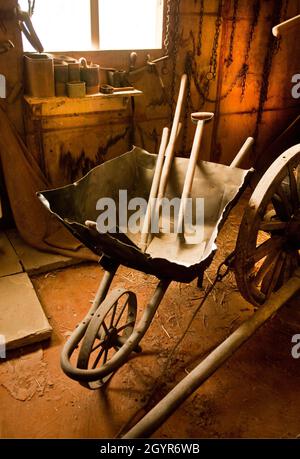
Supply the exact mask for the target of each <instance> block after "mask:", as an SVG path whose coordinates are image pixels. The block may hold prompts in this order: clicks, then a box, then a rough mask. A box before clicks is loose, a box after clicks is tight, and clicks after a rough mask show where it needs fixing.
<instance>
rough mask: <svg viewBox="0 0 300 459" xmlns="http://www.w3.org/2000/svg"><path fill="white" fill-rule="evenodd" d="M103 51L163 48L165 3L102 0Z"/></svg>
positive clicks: (139, 0)
mask: <svg viewBox="0 0 300 459" xmlns="http://www.w3.org/2000/svg"><path fill="white" fill-rule="evenodd" d="M99 16H100V18H99V28H100V49H151V48H161V46H162V22H163V0H126V1H125V0H99Z"/></svg>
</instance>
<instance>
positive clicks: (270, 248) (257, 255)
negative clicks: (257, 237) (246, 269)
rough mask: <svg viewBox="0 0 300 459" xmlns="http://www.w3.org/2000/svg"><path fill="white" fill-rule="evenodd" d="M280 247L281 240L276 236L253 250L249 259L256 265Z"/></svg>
mask: <svg viewBox="0 0 300 459" xmlns="http://www.w3.org/2000/svg"><path fill="white" fill-rule="evenodd" d="M281 245H282V239H281V238H280V237H278V236H276V237H272V238H269V239H268V240H267V241H265V242H263V243H262V244H261V245H259V246H258V247H256V248H255V250H254V251H253V254H252V255H250V257H249V259H251V260H253V262H254V263H257V262H258V261H259V260H261V259H262V258H264V257H265V256H267V255H269V254H271V253H274V252H276V251H277V250H278V249H279V247H280V246H281Z"/></svg>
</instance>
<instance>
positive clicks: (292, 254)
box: [235, 145, 300, 306]
mask: <svg viewBox="0 0 300 459" xmlns="http://www.w3.org/2000/svg"><path fill="white" fill-rule="evenodd" d="M299 250H300V145H296V146H294V147H292V148H290V149H289V150H287V151H286V152H285V153H283V154H282V155H281V156H280V157H279V158H277V160H276V161H275V162H274V163H273V164H272V165H271V166H270V168H269V169H268V170H267V171H266V173H265V174H264V175H263V177H262V178H261V180H260V181H259V183H258V185H257V187H256V188H255V190H254V192H253V194H252V196H251V198H250V201H249V204H248V206H247V208H246V210H245V213H244V216H243V219H242V222H241V226H240V229H239V235H238V238H237V245H236V250H235V275H236V281H237V285H238V288H239V290H240V292H241V294H242V295H243V296H244V298H245V299H246V300H247V301H249V302H250V303H252V304H253V305H255V306H260V305H262V304H263V303H264V302H265V301H266V300H267V299H268V298H269V296H270V295H271V293H273V292H275V291H277V290H278V289H279V288H280V287H281V286H282V285H283V284H284V283H285V282H287V280H288V279H289V278H290V277H291V276H292V274H293V272H294V270H295V269H296V268H297V267H299V265H300V256H299Z"/></svg>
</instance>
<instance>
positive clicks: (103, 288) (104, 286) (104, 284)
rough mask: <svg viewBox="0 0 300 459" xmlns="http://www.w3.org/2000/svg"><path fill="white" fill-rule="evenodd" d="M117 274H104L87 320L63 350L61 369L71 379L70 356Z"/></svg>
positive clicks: (85, 319) (80, 325)
mask: <svg viewBox="0 0 300 459" xmlns="http://www.w3.org/2000/svg"><path fill="white" fill-rule="evenodd" d="M115 272H116V269H114V270H112V271H105V272H104V275H103V278H102V280H101V282H100V285H99V288H98V290H97V293H96V295H95V299H94V301H93V304H92V307H91V308H90V310H89V312H88V313H87V315H86V316H85V318H84V319H83V320H82V321H81V322H80V324H79V325H78V327H77V328H75V330H74V331H73V333H72V334H71V336H70V338H69V339H68V341H67V342H66V344H65V345H64V347H63V350H62V352H61V356H60V364H61V368H62V370H63V371H64V373H66V374H67V375H68V376H70V377H72V375H73V372H74V369H73V366H72V365H71V364H70V356H71V355H72V353H73V351H74V349H75V348H76V346H77V344H78V343H79V341H80V340H81V338H82V337H83V335H84V333H85V331H86V329H87V326H88V324H89V321H90V320H91V317H92V315H93V313H94V312H95V311H96V310H97V308H98V307H99V305H100V304H101V303H102V301H103V300H104V298H105V297H106V295H107V292H108V290H109V287H110V285H111V283H112V280H113V278H114V275H115Z"/></svg>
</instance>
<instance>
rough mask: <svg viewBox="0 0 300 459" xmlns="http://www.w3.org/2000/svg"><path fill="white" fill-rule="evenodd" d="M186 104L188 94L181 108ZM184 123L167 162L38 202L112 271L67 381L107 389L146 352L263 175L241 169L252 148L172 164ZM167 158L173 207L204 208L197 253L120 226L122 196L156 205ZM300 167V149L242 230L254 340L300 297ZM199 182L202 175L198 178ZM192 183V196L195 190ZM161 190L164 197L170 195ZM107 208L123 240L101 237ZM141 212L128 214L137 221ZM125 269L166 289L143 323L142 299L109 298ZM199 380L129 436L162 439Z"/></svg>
mask: <svg viewBox="0 0 300 459" xmlns="http://www.w3.org/2000/svg"><path fill="white" fill-rule="evenodd" d="M183 94H184V91H182V93H181V96H182V97H181V99H182V98H183ZM179 99H180V95H179ZM176 110H177V109H176ZM179 118H180V109H179V110H178V111H176V112H175V117H174V123H173V127H172V131H171V135H170V141H169V144H168V147H167V149H166V151H165V152H164V147H162V148H161V151H162V155H160V154H159V155H158V156H157V155H154V154H151V153H148V152H147V151H145V150H143V149H141V148H138V147H134V148H133V149H132V150H131V151H129V152H127V153H125V154H123V155H122V156H120V157H118V158H115V159H113V160H111V161H107V162H106V163H104V164H102V165H100V166H98V167H96V168H94V169H93V170H91V171H90V172H89V173H88V174H87V175H86V176H85V177H83V178H82V179H81V180H79V181H78V182H76V183H73V184H71V185H68V186H65V187H62V188H59V189H54V190H48V191H44V192H41V193H39V194H38V196H39V198H40V200H41V201H42V203H43V204H44V205H45V206H46V207H47V208H48V209H49V210H50V211H51V212H52V213H53V214H54V215H56V216H57V218H58V219H59V220H60V221H61V222H62V223H63V224H64V225H65V226H66V227H67V228H68V229H69V230H70V231H71V232H72V234H73V235H74V236H75V237H76V238H78V239H79V240H80V241H81V242H83V243H84V244H85V245H86V246H87V247H88V248H90V249H91V250H92V251H93V252H94V253H95V254H97V255H99V264H100V265H101V266H102V268H103V269H104V270H105V272H104V275H103V278H102V281H101V283H100V286H99V289H98V291H97V293H96V297H95V299H94V302H93V304H92V307H91V308H90V310H89V311H88V313H87V315H86V316H85V317H84V319H83V320H82V321H81V322H80V324H79V325H78V326H77V328H76V329H75V330H74V332H73V333H72V335H71V336H70V338H69V339H68V341H67V342H66V344H65V346H64V348H63V351H62V354H61V366H62V369H63V371H64V372H65V374H66V375H68V376H69V377H70V378H72V379H74V380H76V381H78V382H79V383H80V384H82V385H84V386H86V387H88V388H90V389H97V388H99V387H101V386H102V385H103V384H105V383H106V382H107V381H108V380H109V379H110V378H111V377H112V375H113V374H114V372H115V371H116V370H118V369H119V368H120V367H121V366H122V365H123V364H125V363H126V362H127V360H128V358H129V356H130V355H131V354H132V353H139V352H141V347H140V344H139V343H140V341H141V340H142V338H143V336H144V334H145V333H146V331H147V329H148V327H149V326H150V324H151V321H152V319H153V317H154V315H155V312H156V311H157V308H158V306H159V304H160V302H161V300H162V299H163V296H164V294H165V292H166V290H167V288H168V286H169V284H170V283H171V282H172V281H177V282H183V283H190V282H191V281H193V280H194V279H196V278H200V279H201V277H202V276H203V273H204V271H205V270H206V269H207V268H208V267H209V265H210V264H211V262H212V260H213V257H214V254H215V253H216V250H217V246H216V238H217V235H218V232H219V231H220V229H221V227H222V225H223V224H224V222H225V221H226V218H227V216H228V214H229V212H230V210H231V209H232V208H233V206H234V205H235V204H236V203H237V201H238V199H239V197H240V196H241V194H242V193H243V191H244V189H245V187H246V186H247V184H248V182H249V180H250V177H251V176H252V173H253V170H252V169H248V170H243V169H241V168H239V167H238V166H239V164H240V162H241V160H242V158H243V156H244V153H245V150H247V147H248V146H247V145H246V146H245V148H242V150H241V151H240V152H239V154H238V155H237V157H236V159H235V160H234V161H233V162H232V164H231V165H230V166H225V165H221V164H216V163H212V162H208V161H197V154H196V153H197V152H196V147H195V144H194V145H193V149H192V153H193V152H194V153H195V154H194V160H195V161H194V162H193V164H192V166H193V167H192V171H191V159H187V158H180V157H176V158H172V161H171V159H170V158H171V157H172V155H173V147H174V142H175V141H176V138H177V135H178V131H179V130H180V123H179ZM194 121H196V123H197V130H196V132H198V140H199V139H200V138H201V134H202V127H203V126H202V127H201V125H200V123H202V122H203V118H202V117H201V116H200V117H198V119H197V117H196V119H194ZM163 138H164V135H163ZM163 143H164V142H163V141H162V144H163ZM246 143H247V142H246ZM194 147H195V151H194ZM170 152H171V154H170ZM160 153H161V152H160ZM162 157H164V158H165V159H164V166H166V167H165V169H166V171H165V172H167V177H168V180H164V178H165V179H166V175H164V173H162V175H161V177H160V181H159V183H160V185H161V184H162V183H163V186H162V191H164V193H165V194H164V196H165V197H166V198H167V199H169V200H172V199H174V198H179V197H180V196H182V189H184V190H185V189H187V188H188V190H187V195H188V196H189V197H190V198H191V200H192V202H194V201H195V200H196V199H197V198H199V197H201V198H203V203H204V212H203V215H204V221H203V222H202V223H203V225H202V232H200V234H201V239H200V240H197V242H194V243H190V242H189V241H188V242H187V241H186V240H185V238H184V237H183V238H182V237H178V235H176V236H174V234H160V233H158V234H157V235H155V236H154V237H151V238H150V243H149V244H148V245H147V247H146V249H145V247H143V244H141V241H144V240H145V237H143V231H142V230H141V231H139V232H131V231H130V229H128V228H127V231H126V232H124V231H122V228H121V224H120V218H119V217H120V212H121V209H122V203H121V207H120V206H119V204H120V202H121V200H120V190H123V191H124V190H126V192H127V199H128V201H130V200H132V199H133V200H134V199H135V198H136V197H142V198H144V199H145V200H146V201H147V200H148V202H149V200H150V197H151V195H152V192H153V184H154V183H156V180H154V179H155V176H156V172H157V170H158V166H157V165H158V163H159V158H162ZM299 163H300V145H297V146H295V147H293V148H291V149H290V150H288V151H287V152H285V153H284V154H283V155H282V156H281V157H279V158H278V159H277V160H276V161H275V162H274V163H273V165H272V166H271V167H270V169H269V170H268V171H267V172H266V174H265V175H264V176H263V177H262V179H261V180H260V182H259V183H258V185H257V187H256V189H255V191H254V193H253V195H252V197H251V199H250V201H249V205H248V207H247V208H246V210H245V214H244V217H243V220H242V223H241V226H240V230H239V235H238V239H237V245H236V249H235V252H234V256H233V258H232V259H233V262H232V263H231V266H233V267H234V270H235V273H236V280H237V284H238V288H239V290H240V292H241V294H242V295H243V296H244V297H245V298H246V300H247V301H249V302H251V303H252V304H253V305H255V306H257V307H260V309H259V310H258V312H257V313H256V314H259V315H258V316H257V318H258V319H259V320H258V319H257V320H256V321H254V324H252V325H251V327H250V329H251V330H250V334H253V333H254V332H255V330H256V329H257V328H258V327H259V326H260V325H261V324H262V323H264V322H265V321H266V320H267V319H268V318H269V317H270V316H271V315H272V314H273V313H274V312H275V311H276V310H277V309H278V308H279V306H278V302H276V301H275V302H274V305H272V304H271V306H270V304H269V303H268V299H269V298H270V296H271V295H272V294H273V293H274V292H276V291H280V290H281V289H282V288H285V284H286V285H288V286H289V288H288V289H287V288H285V291H284V293H285V298H284V300H285V301H286V300H287V299H288V298H290V297H291V296H292V295H293V294H294V293H295V292H296V291H297V290H298V289H300V275H299V269H298V267H299V249H300V236H299V235H300V205H299V190H300V168H299ZM163 172H164V171H163ZM190 172H192V174H190V175H189V173H190ZM187 176H189V177H190V183H189V185H191V184H192V185H193V186H192V187H191V186H189V187H188V186H187V180H186V177H187ZM156 185H157V186H156V188H157V189H158V188H160V187H159V186H158V184H157V183H156ZM156 191H157V190H156ZM158 195H159V192H158ZM102 198H103V199H107V198H109V199H111V202H114V203H115V205H116V213H117V221H118V222H119V225H114V226H115V228H114V230H113V231H112V230H107V231H106V232H104V231H99V228H98V227H97V223H96V222H97V220H98V218H99V210H97V208H98V209H99V200H101V199H102ZM130 212H131V213H130ZM132 212H133V211H132V210H131V211H129V212H128V220H129V219H130V217H131V216H132ZM128 220H127V221H128ZM146 226H147V225H146ZM143 229H144V228H143ZM181 236H182V234H181ZM146 239H147V238H146ZM120 265H123V266H127V267H129V268H130V269H133V270H138V271H142V272H144V273H146V274H151V275H153V276H155V277H156V278H157V279H158V283H157V286H156V288H155V291H154V293H153V295H152V297H151V299H150V300H149V302H148V304H147V306H146V307H145V309H144V312H143V314H142V316H141V318H140V319H139V321H138V323H137V298H136V295H135V293H134V292H133V291H129V290H126V289H123V288H119V289H114V290H113V291H109V290H110V285H111V283H112V280H113V278H114V275H115V273H116V271H117V269H118V267H119V266H120ZM297 269H298V271H297ZM295 273H296V274H295ZM295 275H296V276H298V277H295ZM264 304H266V305H267V306H266V307H267V309H266V310H264V309H263V308H264V306H263V305H264ZM256 314H255V316H256ZM255 316H254V317H255ZM248 337H249V327H247V326H246V329H245V330H242V332H241V334H240V333H238V339H233V342H230V345H229V350H228V348H226V350H225V351H223V349H221V351H220V352H221V356H222V358H220V355H218V356H217V357H215V356H213V357H212V360H211V361H209V362H208V363H207V362H206V361H207V359H206V360H205V364H206V363H207V365H208V366H206V368H205V378H206V377H208V375H209V374H212V372H214V371H215V370H216V368H217V367H218V366H220V365H221V364H222V363H223V361H224V359H226V358H228V356H229V355H231V354H232V353H233V352H234V350H235V349H237V348H238V347H239V346H240V345H241V343H242V342H243V341H245V340H246V339H247V338H248ZM226 345H227V344H226ZM209 357H210V356H209ZM209 357H208V359H209ZM201 371H202V372H203V370H201ZM191 374H192V373H191ZM189 376H190V375H189ZM189 376H188V377H189ZM188 377H187V378H188ZM198 379H199V378H198V377H196V378H194V381H193V382H192V383H191V384H189V387H190V390H188V389H187V388H186V386H185V387H184V388H183V389H182V391H181V392H180V394H178V391H177V392H176V394H175V395H174V394H172V395H171V400H170V403H168V404H167V408H166V407H165V405H164V404H163V405H164V406H163V407H162V406H161V405H159V407H158V408H157V410H156V411H155V413H154V415H153V416H152V414H151V412H150V413H149V416H150V419H149V418H147V416H146V420H145V421H144V420H142V421H141V423H139V425H137V426H136V428H133V429H132V431H130V432H129V434H128V438H133V437H141V436H144V437H145V436H147V435H150V434H151V433H153V432H154V431H155V430H156V429H157V427H158V426H159V425H160V424H161V423H162V422H163V421H164V420H165V419H166V418H167V417H168V416H170V414H171V413H172V412H173V411H174V409H176V407H177V406H178V403H181V402H182V401H183V400H184V399H185V398H187V397H188V396H189V395H190V394H191V390H192V391H193V390H195V388H196V386H197V384H198V382H199V381H198ZM185 380H186V378H185V379H184V380H183V382H185ZM201 381H203V375H202V379H201V378H200V382H201ZM200 382H199V384H198V386H199V385H200ZM198 386H197V387H198ZM174 397H175V401H174Z"/></svg>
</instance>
